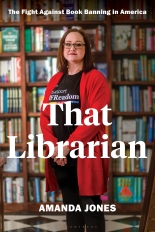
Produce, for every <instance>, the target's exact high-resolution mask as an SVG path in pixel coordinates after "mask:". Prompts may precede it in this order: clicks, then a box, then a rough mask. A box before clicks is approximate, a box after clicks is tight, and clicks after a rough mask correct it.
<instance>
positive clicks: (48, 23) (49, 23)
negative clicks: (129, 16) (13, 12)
mask: <svg viewBox="0 0 155 232" xmlns="http://www.w3.org/2000/svg"><path fill="white" fill-rule="evenodd" d="M64 24H65V26H73V25H75V26H78V25H79V26H82V25H106V24H107V21H106V20H94V21H92V20H90V21H88V20H87V21H85V20H84V21H82V20H77V21H65V23H64V21H34V22H25V25H26V26H52V27H53V26H61V27H62V25H64Z"/></svg>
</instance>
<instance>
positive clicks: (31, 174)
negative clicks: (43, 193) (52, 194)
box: [28, 172, 45, 177]
mask: <svg viewBox="0 0 155 232" xmlns="http://www.w3.org/2000/svg"><path fill="white" fill-rule="evenodd" d="M28 176H30V177H36V176H37V177H45V174H44V173H37V172H29V173H28Z"/></svg>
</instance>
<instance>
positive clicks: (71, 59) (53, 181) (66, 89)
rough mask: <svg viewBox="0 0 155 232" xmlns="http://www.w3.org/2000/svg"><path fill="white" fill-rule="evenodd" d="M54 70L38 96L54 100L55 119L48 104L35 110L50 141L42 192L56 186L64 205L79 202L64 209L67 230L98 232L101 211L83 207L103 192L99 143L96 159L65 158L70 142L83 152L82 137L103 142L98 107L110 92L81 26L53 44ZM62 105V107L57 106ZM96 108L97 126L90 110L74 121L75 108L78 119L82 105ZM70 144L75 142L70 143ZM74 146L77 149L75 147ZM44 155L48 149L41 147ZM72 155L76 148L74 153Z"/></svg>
mask: <svg viewBox="0 0 155 232" xmlns="http://www.w3.org/2000/svg"><path fill="white" fill-rule="evenodd" d="M57 68H58V70H59V71H58V72H57V73H56V74H55V75H54V76H53V77H52V78H51V79H50V81H49V83H48V85H47V88H46V91H45V96H44V101H43V104H44V103H46V104H47V103H50V104H56V112H53V115H54V114H55V115H56V123H57V124H58V125H53V126H49V125H48V124H50V113H51V112H50V107H49V105H48V106H47V107H46V108H45V109H44V110H43V106H42V109H41V116H40V124H41V129H42V133H43V136H44V140H45V142H46V141H51V142H52V143H53V144H54V145H55V150H54V154H53V156H52V158H49V159H45V162H46V163H45V164H46V165H45V175H46V191H56V190H58V188H60V190H61V192H62V196H63V203H64V204H65V205H74V206H75V207H76V206H77V205H80V206H81V209H82V211H81V212H80V211H76V212H68V211H67V212H66V220H67V231H68V232H76V231H78V232H84V227H86V229H87V232H99V231H100V232H104V231H105V219H104V212H101V211H93V212H92V211H90V210H88V211H85V210H84V209H85V208H86V206H87V205H95V206H98V205H101V204H102V202H101V200H100V195H103V194H104V193H105V192H106V191H107V181H108V162H109V159H108V158H104V159H101V155H102V147H101V146H96V147H95V148H94V149H95V156H96V158H94V159H93V158H85V159H82V158H79V157H78V158H76V159H73V158H71V157H70V155H69V153H70V150H72V149H75V148H73V147H71V146H70V144H71V143H72V142H74V141H81V142H82V143H83V144H84V155H85V156H86V157H87V156H88V152H89V151H88V144H87V143H88V142H89V141H94V142H96V141H100V142H103V138H102V135H103V134H105V126H104V125H103V123H102V112H101V109H102V108H103V107H105V106H106V105H107V104H108V103H109V101H110V91H109V87H108V84H107V81H106V78H105V77H104V75H103V74H102V73H101V72H99V71H98V70H97V69H96V68H95V67H94V65H93V59H92V54H91V47H90V43H89V39H88V37H87V35H86V33H85V32H84V31H83V30H81V29H79V30H78V29H76V28H74V29H69V30H68V31H66V32H65V34H64V35H63V37H62V39H61V41H60V46H59V49H58V60H57ZM68 101H70V102H71V109H72V110H73V112H72V113H71V124H72V125H64V124H65V121H66V112H65V105H66V104H64V103H65V102H68ZM61 104H63V110H62V109H61V107H60V106H61ZM88 108H94V109H96V110H97V111H98V118H99V125H98V126H95V125H94V124H93V120H92V118H91V115H90V121H91V122H92V124H91V125H90V126H87V125H85V124H84V123H82V125H78V126H77V125H76V109H80V110H81V114H82V121H83V122H84V119H85V118H86V117H88V115H86V113H85V110H86V109H88ZM59 141H63V142H65V141H68V142H69V146H64V147H63V156H64V157H65V158H57V155H58V147H57V142H59ZM75 147H76V144H75ZM77 150H78V149H77ZM46 155H48V148H47V149H46ZM77 156H78V152H77Z"/></svg>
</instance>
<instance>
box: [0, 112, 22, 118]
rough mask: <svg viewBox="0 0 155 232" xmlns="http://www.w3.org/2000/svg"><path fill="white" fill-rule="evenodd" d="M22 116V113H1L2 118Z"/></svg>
mask: <svg viewBox="0 0 155 232" xmlns="http://www.w3.org/2000/svg"><path fill="white" fill-rule="evenodd" d="M21 116H22V113H0V118H17V117H21Z"/></svg>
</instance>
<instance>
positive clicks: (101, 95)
mask: <svg viewBox="0 0 155 232" xmlns="http://www.w3.org/2000/svg"><path fill="white" fill-rule="evenodd" d="M62 76H63V73H62V72H58V73H57V74H55V75H54V76H53V77H52V78H51V79H50V81H49V83H48V85H47V88H46V92H45V96H44V101H43V103H48V102H49V96H50V94H51V92H52V90H53V89H54V87H55V86H56V85H57V84H58V82H59V80H60V79H61V77H62ZM109 101H110V91H109V87H108V84H107V81H106V79H105V77H104V76H103V74H102V73H101V72H99V71H98V70H96V69H93V70H91V71H90V72H88V73H84V72H83V73H82V77H81V82H80V102H81V112H82V120H84V118H85V117H88V115H85V110H86V109H88V108H95V109H97V110H98V121H99V123H100V125H99V126H94V125H91V126H86V125H84V123H83V125H82V126H81V125H80V126H78V127H77V128H76V129H75V131H74V132H73V133H72V134H71V135H70V137H69V138H68V140H67V141H69V144H71V142H74V141H81V142H83V144H84V146H85V147H84V155H85V156H88V145H87V142H89V141H92V140H93V141H100V142H103V141H104V140H103V139H102V135H103V134H104V133H105V126H104V125H103V124H102V112H101V109H102V108H103V107H104V106H105V105H107V104H109ZM49 115H50V114H49V106H47V107H46V108H45V110H44V111H43V110H42V109H41V115H40V125H41V129H42V133H43V136H44V140H45V141H52V142H53V144H54V145H56V142H57V138H56V137H54V134H53V131H52V126H48V125H47V124H49ZM70 149H75V148H72V147H70ZM101 151H102V147H101V146H96V147H95V148H94V155H95V156H96V157H97V158H84V159H81V158H78V160H77V176H78V185H79V194H80V195H84V196H92V195H101V194H104V193H105V192H106V191H107V180H108V166H109V158H100V157H101V155H102V154H101ZM46 155H48V149H46ZM45 176H46V191H55V190H56V189H58V184H57V180H56V177H55V173H54V169H53V168H52V167H51V166H50V162H49V159H45Z"/></svg>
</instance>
